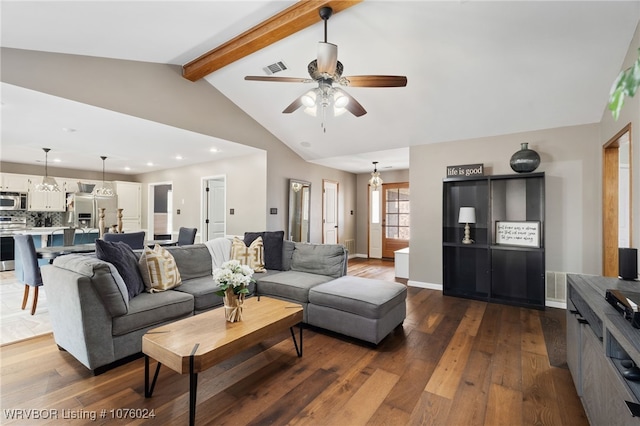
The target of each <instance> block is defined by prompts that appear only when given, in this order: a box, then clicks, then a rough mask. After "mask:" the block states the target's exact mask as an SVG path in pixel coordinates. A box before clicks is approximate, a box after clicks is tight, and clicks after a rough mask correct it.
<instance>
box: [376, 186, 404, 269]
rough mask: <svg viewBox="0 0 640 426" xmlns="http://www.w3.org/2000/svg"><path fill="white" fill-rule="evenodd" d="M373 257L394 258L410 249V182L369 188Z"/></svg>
mask: <svg viewBox="0 0 640 426" xmlns="http://www.w3.org/2000/svg"><path fill="white" fill-rule="evenodd" d="M369 188H370V189H369V257H371V258H376V259H380V258H384V259H394V258H395V252H396V251H397V250H400V249H403V248H406V247H409V229H410V227H409V224H410V218H411V211H410V207H409V195H410V192H409V182H398V183H383V184H382V188H376V189H372V188H371V186H369Z"/></svg>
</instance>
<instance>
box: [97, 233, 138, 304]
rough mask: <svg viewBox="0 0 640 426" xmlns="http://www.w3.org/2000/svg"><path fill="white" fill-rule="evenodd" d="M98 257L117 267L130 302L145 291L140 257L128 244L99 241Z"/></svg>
mask: <svg viewBox="0 0 640 426" xmlns="http://www.w3.org/2000/svg"><path fill="white" fill-rule="evenodd" d="M96 257H97V258H98V259H100V260H104V261H105V262H109V263H111V264H112V265H113V266H115V267H116V269H117V270H118V273H119V274H120V276H121V277H122V279H123V280H124V283H125V285H126V286H127V293H128V295H129V300H131V299H132V298H134V297H136V296H137V295H138V294H140V293H142V292H143V291H144V282H143V281H142V276H141V275H140V269H139V268H138V256H136V254H135V253H134V252H133V250H132V249H131V247H130V246H129V245H128V244H127V243H123V242H121V241H116V242H110V241H103V240H100V239H97V240H96Z"/></svg>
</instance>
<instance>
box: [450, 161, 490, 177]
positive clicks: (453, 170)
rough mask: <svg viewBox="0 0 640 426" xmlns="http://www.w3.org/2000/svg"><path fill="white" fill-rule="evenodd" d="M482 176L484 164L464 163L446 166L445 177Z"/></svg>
mask: <svg viewBox="0 0 640 426" xmlns="http://www.w3.org/2000/svg"><path fill="white" fill-rule="evenodd" d="M462 176H465V177H468V176H484V164H464V165H462V166H447V177H448V178H449V177H462Z"/></svg>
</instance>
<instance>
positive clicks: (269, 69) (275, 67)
mask: <svg viewBox="0 0 640 426" xmlns="http://www.w3.org/2000/svg"><path fill="white" fill-rule="evenodd" d="M262 69H263V70H264V72H265V73H267V75H272V74H275V73H277V72H280V71H284V70H286V69H287V66H286V65H285V64H284V62H282V61H278V62H276V63H275V64H271V65H267V66H266V67H264V68H262Z"/></svg>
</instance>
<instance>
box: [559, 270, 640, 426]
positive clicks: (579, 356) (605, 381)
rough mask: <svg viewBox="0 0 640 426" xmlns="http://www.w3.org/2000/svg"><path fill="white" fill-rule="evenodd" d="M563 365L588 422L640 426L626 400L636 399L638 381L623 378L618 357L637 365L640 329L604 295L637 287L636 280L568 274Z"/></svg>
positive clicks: (638, 419)
mask: <svg viewBox="0 0 640 426" xmlns="http://www.w3.org/2000/svg"><path fill="white" fill-rule="evenodd" d="M567 286H568V294H567V295H568V297H567V299H568V300H567V364H568V366H569V370H570V371H571V375H572V377H573V381H574V383H575V385H576V390H577V392H578V395H579V396H580V398H581V399H582V404H583V406H584V408H585V411H586V413H587V416H588V418H589V422H590V423H591V424H592V425H636V426H638V425H640V418H638V417H633V416H632V415H631V412H630V411H629V409H628V407H627V404H626V402H625V401H629V402H632V403H636V404H637V403H639V399H640V382H633V381H629V380H627V379H625V378H624V377H623V375H622V371H623V370H624V367H623V366H622V361H623V360H625V359H630V360H632V361H633V362H635V363H636V364H638V365H640V330H638V329H636V328H633V327H632V326H631V323H630V322H628V321H626V320H625V319H624V318H623V317H622V315H621V314H619V313H618V312H617V311H616V310H615V309H614V308H613V307H612V306H611V305H609V303H608V302H607V301H606V300H605V292H606V290H607V289H609V288H617V289H621V290H627V291H636V292H638V291H639V290H640V286H638V284H637V283H630V282H627V281H622V280H618V279H614V278H605V277H599V276H592V275H576V274H569V275H567Z"/></svg>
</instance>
